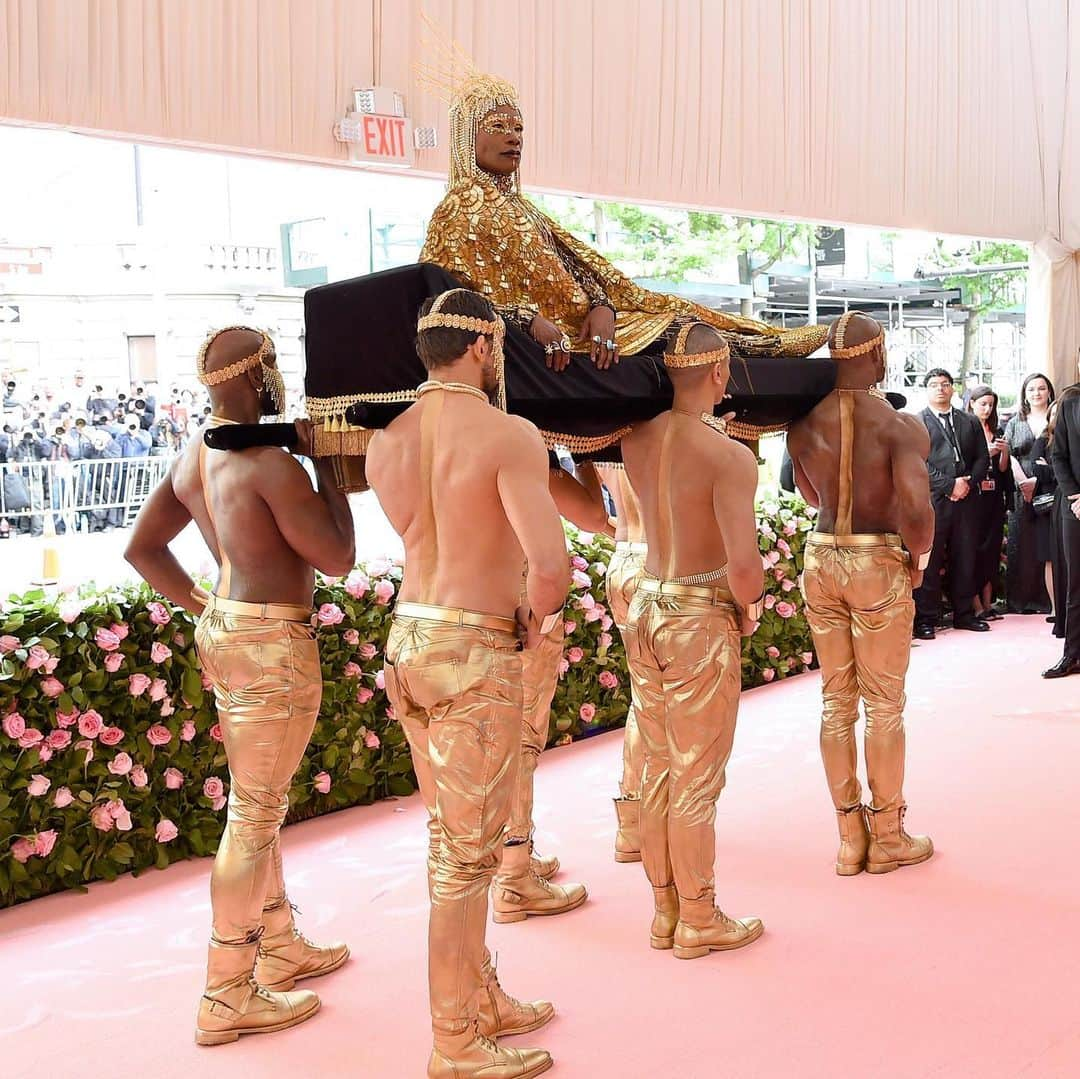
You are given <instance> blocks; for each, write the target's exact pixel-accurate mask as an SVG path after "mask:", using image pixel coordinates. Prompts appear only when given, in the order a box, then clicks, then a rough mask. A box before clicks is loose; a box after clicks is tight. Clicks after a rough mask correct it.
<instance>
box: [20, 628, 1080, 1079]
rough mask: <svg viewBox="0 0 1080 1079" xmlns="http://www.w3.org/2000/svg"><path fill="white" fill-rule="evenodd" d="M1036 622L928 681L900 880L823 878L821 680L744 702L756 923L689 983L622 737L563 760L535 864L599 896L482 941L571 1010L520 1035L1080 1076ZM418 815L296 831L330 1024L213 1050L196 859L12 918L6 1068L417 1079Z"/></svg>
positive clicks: (831, 1062) (1069, 862)
mask: <svg viewBox="0 0 1080 1079" xmlns="http://www.w3.org/2000/svg"><path fill="white" fill-rule="evenodd" d="M1059 654H1060V649H1059V645H1058V642H1055V641H1053V640H1052V639H1051V638H1050V637H1049V636H1048V635H1047V634H1046V625H1045V623H1044V622H1043V620H1042V618H1021V617H1013V618H1010V619H1008V620H1007V621H1006V622H1004V623H1000V622H999V623H997V624H996V626H995V628H994V631H993V632H992V633H991V634H988V635H983V636H977V635H975V634H970V633H956V632H950V633H945V634H943V635H942V636H941V637H939V639H938V640H937V641H936V642H933V643H928V644H924V645H920V646H918V647H917V648H916V649H915V652H914V655H913V659H912V673H911V677H910V679H909V691H910V695H909V709H908V732H909V733H908V739H909V754H908V782H907V797H908V801H909V803H910V805H911V812H910V815H909V825H910V827H911V830H913V831H919V830H927V831H929V832H930V833H931V834H932V835H933V837H934V841H935V844H936V846H937V849H938V853H937V855H936V856H935V857H934V859H933V860H932V861H931V862H929V863H928V864H926V865H924V866H920V867H917V868H912V869H906V870H901V871H899V872H897V873H893V874H890V875H888V876H884V877H870V876H867V875H866V874H863V875H861V876H859V877H855V878H851V879H840V878H838V877H836V876H835V875H834V874H833V871H832V858H833V855H834V851H835V834H834V825H833V815H832V812H831V808H830V806H829V804H828V802H827V799H826V795H825V788H824V781H823V779H822V774H821V765H820V761H819V758H818V751H817V714H818V690H819V681H818V678H817V676H816V675H806V676H803V677H800V678H795V679H791V680H790V681H788V682H785V683H783V684H781V685H777V686H770V687H767V688H764V689H760V690H756V691H754V692H752V693H749V694H747V695H746V696H745V697H744V698H743V706H742V712H741V715H740V721H739V732H738V736H737V738H736V743H735V752H734V755H733V758H732V761H731V766H730V768H729V772H728V788H727V790H726V791H725V792H724V794H723V795H722V797H721V800H720V812H719V819H718V838H719V842H718V860H717V881H718V895H719V900H720V902H721V904H722V905H723V906H724V908H725V909H726V910H728V911H729V912H730V913H732V914H736V915H739V914H757V915H760V916H761V917H762V918H764V920H765V925H766V935H765V937H764V939H763V940H762V941H761V942H760V943H758V944H755V945H753V946H752V947H750V948H748V949H746V950H745V951H740V952H734V953H730V954H726V955H725V954H716V955H713V956H710V957H709V958H707V959H699V960H695V961H693V962H679V961H677V960H675V959H673V958H672V956H671V953H663V952H654V951H651V950H650V949H649V946H648V930H649V919H650V914H651V908H650V904H651V893H650V891H649V887H648V884H647V882H646V880H645V878H644V874H643V873H642V870H641V867H640V866H639V865H616V864H615V862H614V861H613V860H612V858H611V848H612V835H613V812H612V807H611V801H610V798H611V794H612V791H613V790H614V787H615V777H616V769H617V766H618V761H619V753H620V738H621V735H619V734H611V735H604V736H601V737H598V738H595V739H593V740H592V741H590V742H587V743H585V744H583V745H578V746H573V747H569V748H566V749H561V750H558V751H555V752H552V753H550V754H549V755H548V756H547V757H545V758H544V760H543V761H542V763H541V766H540V772H539V775H538V799H537V801H538V815H539V826H540V834H539V844H540V846H541V848H542V849H543V850H544V851H545V852H547V851H551V852H557V853H558V854H559V856H560V857H561V858H562V859H563V863H564V865H565V866H566V870H567V872H566V876H567V877H570V878H572V879H581V880H584V881H585V882H586V883H587V884H588V885H589V888H590V892H591V897H590V901H589V902H588V903H587V904H586V905H585V906H584V907H582V908H581V909H580V910H578V911H576V912H574V913H572V914H569V915H566V916H564V917H561V918H543V919H532V920H529V921H528V922H525V923H520V924H516V925H509V926H493V927H492V931H491V933H490V938H489V939H490V944H491V947H492V950H493V951H497V952H498V953H499V963H500V973H501V975H502V980H503V983H504V985H505V986H506V987H507V988H508V989H509V990H510V991H511V992H513V993H516V994H517V995H519V996H525V995H533V996H547V997H549V998H550V999H552V1000H553V1001H554V1002H555V1003H556V1005H557V1007H558V1011H559V1014H558V1016H557V1017H556V1019H555V1020H554V1022H552V1023H551V1025H550V1026H549V1027H548V1028H547V1029H545V1030H543V1031H542V1032H540V1036H537V1035H536V1034H534V1035H531V1036H530V1037H529V1038H527V1039H519V1040H523V1041H525V1042H526V1043H529V1042H533V1043H537V1044H542V1045H544V1046H545V1047H547V1048H548V1049H550V1050H551V1052H552V1053H553V1055H554V1056H555V1060H556V1066H555V1069H554V1071H553V1072H552V1073H551V1074H552V1075H558V1076H566V1077H582V1079H584V1077H589V1079H608V1077H611V1079H614V1077H620V1079H638V1077H650V1079H675V1077H678V1079H697V1077H702V1079H704V1077H710V1079H712V1077H715V1076H731V1077H736V1079H750V1077H759V1076H760V1077H769V1079H773V1077H784V1079H788V1077H793V1079H813V1077H819V1076H820V1077H830V1079H831V1077H834V1076H840V1075H843V1076H856V1075H857V1076H867V1077H874V1079H885V1077H889V1079H892V1077H895V1079H914V1077H919V1076H934V1077H950V1079H951V1077H958V1076H970V1077H973V1079H974V1077H978V1079H995V1077H1006V1076H1008V1077H1012V1076H1026V1077H1032V1079H1046V1077H1053V1076H1076V1075H1078V1074H1080V1023H1078V1021H1077V1014H1078V1013H1077V1001H1078V999H1080V996H1078V990H1077V977H1078V975H1080V934H1078V931H1077V916H1078V914H1080V900H1078V898H1077V896H1078V892H1080V868H1078V867H1080V858H1078V856H1077V849H1078V845H1077V836H1078V835H1080V798H1078V797H1077V793H1076V792H1077V779H1076V776H1077V762H1078V761H1080V709H1078V707H1077V701H1078V692H1080V679H1065V680H1062V681H1059V682H1044V681H1042V680H1041V679H1040V678H1039V677H1038V671H1039V670H1040V669H1041V668H1042V667H1045V666H1048V665H1049V664H1050V663H1051V662H1053V661H1054V660H1055V659H1056V658H1057V656H1058V655H1059ZM422 814H423V810H422V807H421V805H420V803H419V801H418V799H416V798H411V799H408V800H404V801H400V802H396V803H394V802H386V803H382V804H381V805H377V806H373V807H368V808H360V809H354V810H350V811H348V812H344V813H338V814H336V815H334V816H331V817H327V818H324V819H321V820H316V821H312V822H310V823H307V824H303V825H299V826H297V827H293V828H290V829H288V831H287V832H286V837H285V857H286V875H287V877H288V878H289V881H290V891H291V893H292V896H293V898H294V900H295V901H296V902H297V903H298V904H299V905H300V907H301V908H302V910H303V918H302V925H303V927H304V928H305V930H306V931H307V932H308V933H309V935H311V936H313V937H316V938H330V937H332V936H341V937H344V938H346V939H347V940H348V941H349V942H350V944H351V945H352V948H353V956H354V958H353V960H352V962H351V963H350V964H349V965H348V966H346V967H345V968H344V969H343V970H341V971H340V972H338V973H337V974H334V975H331V976H330V977H328V978H325V979H323V980H321V981H320V982H318V983H314V982H313V983H308V984H310V985H311V986H312V987H313V988H315V987H317V988H318V989H319V991H320V993H321V994H322V996H323V1001H324V1005H323V1009H322V1012H321V1013H320V1014H319V1015H318V1016H316V1017H315V1018H314V1019H313V1020H312V1021H310V1022H309V1023H307V1024H306V1025H304V1026H302V1027H299V1028H297V1029H296V1030H293V1031H288V1032H285V1033H282V1034H276V1035H268V1036H264V1037H259V1038H246V1039H242V1040H241V1041H240V1042H239V1043H236V1044H233V1045H231V1046H225V1047H222V1048H217V1049H197V1048H196V1047H195V1045H194V1044H193V1040H192V1035H193V1020H194V1015H195V1008H196V1004H197V1001H198V996H199V991H200V988H201V978H202V974H203V962H204V942H205V938H206V934H207V927H208V921H209V905H208V895H207V878H208V873H209V869H210V863H209V862H208V861H205V860H204V861H199V862H190V863H187V864H184V865H179V866H175V867H173V868H171V869H169V870H168V871H167V872H164V873H158V872H155V871H151V872H149V873H147V874H146V875H144V876H143V877H141V878H140V879H138V880H134V879H130V878H128V879H124V880H121V881H118V882H117V883H115V884H105V885H95V886H94V887H93V888H92V889H91V892H90V894H89V895H88V896H85V895H76V894H68V895H61V896H54V897H51V898H48V899H44V900H37V901H35V902H33V903H29V904H25V905H23V906H21V907H18V908H15V909H13V910H9V911H6V912H0V971H2V976H3V990H4V992H3V1012H2V1018H0V1075H2V1076H4V1077H5V1079H22V1077H27V1079H29V1077H33V1079H46V1077H47V1079H67V1077H72V1079H74V1077H80V1079H82V1077H94V1076H108V1077H110V1079H124V1077H128V1076H131V1077H136V1076H138V1077H145V1076H152V1077H160V1079H169V1077H174V1076H175V1077H181V1076H182V1077H184V1079H190V1077H192V1076H199V1077H207V1079H213V1077H218V1076H221V1077H225V1076H228V1077H230V1079H234V1077H235V1076H237V1075H244V1076H251V1077H256V1076H258V1077H267V1079H273V1077H286V1076H287V1077H296V1076H302V1077H307V1076H331V1077H336V1076H342V1077H345V1076H357V1077H360V1076H373V1077H379V1079H382V1077H387V1079H397V1077H403V1079H413V1077H420V1076H423V1074H424V1066H425V1062H426V1058H427V1053H428V1048H429V1042H428V1025H427V1000H426V992H425V959H424V954H425V924H426V913H427V912H426V907H427V903H426V893H425V886H424V876H423V844H424V841H425V835H426V833H425V829H424V827H423V817H422Z"/></svg>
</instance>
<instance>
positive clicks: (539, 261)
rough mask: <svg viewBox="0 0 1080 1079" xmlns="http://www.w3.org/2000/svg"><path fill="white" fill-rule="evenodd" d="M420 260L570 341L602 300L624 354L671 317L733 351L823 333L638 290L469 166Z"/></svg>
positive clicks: (797, 346)
mask: <svg viewBox="0 0 1080 1079" xmlns="http://www.w3.org/2000/svg"><path fill="white" fill-rule="evenodd" d="M504 186H505V185H504ZM420 261H421V262H431V263H434V264H435V265H437V266H441V267H442V268H443V269H444V270H446V271H447V272H448V273H451V274H453V275H454V277H456V278H457V279H458V280H459V281H461V283H462V284H464V285H467V286H468V287H469V288H471V289H474V290H475V291H477V292H480V293H482V294H483V295H484V296H486V297H487V298H488V299H489V300H491V302H492V303H493V304H495V306H496V307H497V308H498V309H499V311H500V313H501V314H503V315H504V317H507V318H514V317H515V316H517V315H519V314H523V313H524V312H526V311H527V312H528V313H529V314H541V315H543V317H544V318H546V319H548V320H550V321H551V322H553V323H555V325H556V326H558V327H559V329H560V330H562V332H563V333H565V334H567V335H568V336H569V337H570V338H571V340H574V339H575V338H576V337H577V335H578V333H579V332H580V330H581V324H582V322H583V321H584V319H585V317H586V316H587V315H588V313H589V311H590V309H591V308H592V307H595V306H597V305H598V304H610V305H611V306H612V307H613V308H614V309H615V339H616V342H617V344H618V346H619V351H620V352H622V353H623V355H626V356H630V355H633V354H634V353H636V352H640V351H641V350H642V349H644V348H645V347H646V346H648V345H650V344H651V343H652V342H653V341H655V340H656V339H657V338H658V337H660V336H661V335H662V334H664V333H665V332H666V331H667V330H668V329H669V328H670V327H671V325H672V323H673V322H674V321H675V320H676V319H678V318H691V319H696V320H698V321H701V322H704V323H707V324H708V325H709V326H713V327H715V328H716V329H717V330H720V331H722V332H724V333H725V335H727V336H728V337H729V340H730V342H731V344H732V345H733V346H734V347H735V348H736V349H738V350H739V351H740V352H743V353H753V354H756V355H775V356H779V355H787V356H808V355H809V354H810V353H811V352H814V351H816V350H817V349H818V348H820V347H821V345H822V344H824V342H825V339H826V336H827V334H828V328H827V327H825V326H805V327H800V328H799V329H797V330H788V331H783V332H781V331H779V330H776V329H774V328H773V327H771V326H767V325H766V324H765V323H763V322H758V321H756V320H754V319H750V318H743V317H741V316H739V315H726V314H723V313H721V312H719V311H713V310H711V309H709V308H707V307H702V306H700V305H699V304H695V303H692V302H691V301H690V300H686V299H683V298H681V297H678V296H671V295H668V294H666V293H663V292H651V291H649V290H648V289H643V288H641V287H640V286H638V285H635V284H634V282H633V281H631V280H630V278H629V277H627V276H626V275H625V274H624V273H621V272H620V271H619V270H617V269H616V268H615V267H614V266H612V264H611V263H610V262H608V261H607V259H605V258H604V257H603V256H601V255H600V254H599V253H598V252H596V251H594V250H593V249H592V248H591V247H589V246H588V244H585V243H582V242H581V241H580V240H579V239H577V237H575V236H573V235H571V234H570V233H569V232H567V231H566V230H565V229H563V228H561V227H560V226H559V225H558V224H556V223H555V222H554V221H553V220H552V219H551V218H549V217H548V216H547V215H546V214H544V213H543V212H542V211H540V210H539V209H537V207H535V206H534V205H532V203H530V202H529V201H528V200H527V199H525V198H524V197H522V196H521V195H520V194H519V193H518V192H517V190H516V188H511V189H509V190H505V191H504V190H500V189H499V187H498V186H497V185H496V183H495V181H494V180H493V179H491V178H489V177H487V175H486V174H483V173H479V171H478V170H477V172H476V173H473V174H472V175H471V176H468V177H466V178H464V179H462V180H461V181H460V182H458V183H455V184H453V185H452V186H451V187H450V189H449V191H447V193H446V196H445V197H444V198H443V200H442V202H441V203H439V205H438V206H437V207H436V208H435V212H434V213H433V214H432V217H431V223H430V224H429V226H428V233H427V240H426V242H425V243H424V249H423V251H421V253H420Z"/></svg>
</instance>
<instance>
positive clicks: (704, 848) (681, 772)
mask: <svg viewBox="0 0 1080 1079" xmlns="http://www.w3.org/2000/svg"><path fill="white" fill-rule="evenodd" d="M629 625H630V627H631V630H632V632H631V637H630V645H629V648H628V655H629V658H630V675H631V677H632V679H633V682H634V689H635V692H636V701H637V708H638V728H639V729H640V731H641V737H642V741H643V742H644V744H645V778H644V781H643V784H642V795H641V797H642V802H641V859H642V862H643V863H644V867H645V873H646V875H647V876H648V878H649V881H650V883H651V884H652V885H653V887H654V888H663V887H670V885H671V884H672V883H674V884H675V886H676V888H677V889H678V893H679V898H680V900H684V901H691V902H692V901H694V900H705V901H709V902H711V900H712V897H713V894H714V890H715V889H714V879H713V861H714V860H715V854H716V834H715V831H714V825H715V821H716V800H717V798H719V796H720V791H721V790H723V788H724V769H725V767H726V766H727V761H728V757H729V756H730V755H731V746H732V742H733V740H734V737H735V720H736V716H737V714H738V710H739V691H740V688H741V656H742V649H741V640H740V636H739V622H738V618H737V616H736V612H735V608H734V606H733V604H732V602H731V599H730V596H729V595H728V594H727V593H726V591H725V590H723V589H711V588H706V587H700V586H688V585H674V584H668V583H667V582H660V581H656V580H653V579H651V578H645V579H644V580H643V581H642V582H641V583H640V584H639V585H638V589H637V592H636V594H635V596H634V599H633V602H632V603H631V605H630V621H629Z"/></svg>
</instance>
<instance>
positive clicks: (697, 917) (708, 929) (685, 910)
mask: <svg viewBox="0 0 1080 1079" xmlns="http://www.w3.org/2000/svg"><path fill="white" fill-rule="evenodd" d="M702 907H704V908H705V909H704V910H701V909H700V908H702ZM710 907H711V908H712V916H711V917H710V916H709V908H710ZM687 918H689V919H690V921H687V920H686V919H687ZM764 932H765V926H764V925H763V924H762V921H761V919H760V918H729V917H728V916H727V915H726V914H725V913H724V912H723V911H722V910H720V908H719V907H716V906H713V904H712V900H711V898H710V899H708V900H695V901H692V902H690V901H686V900H680V901H679V924H678V925H676V926H675V940H674V947H675V958H676V959H699V958H700V957H701V956H703V955H708V954H709V952H730V951H734V950H735V949H736V948H745V947H746V945H747V944H753V943H754V941H755V940H757V939H758V937H760V936H761V934H762V933H764Z"/></svg>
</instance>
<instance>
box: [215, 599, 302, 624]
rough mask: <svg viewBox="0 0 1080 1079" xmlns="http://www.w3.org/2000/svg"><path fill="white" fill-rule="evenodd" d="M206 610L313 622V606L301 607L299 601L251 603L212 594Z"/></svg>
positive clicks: (280, 620)
mask: <svg viewBox="0 0 1080 1079" xmlns="http://www.w3.org/2000/svg"><path fill="white" fill-rule="evenodd" d="M206 610H207V611H220V612H221V614H235V615H239V616H240V617H242V618H261V619H263V620H264V621H268V622H303V623H304V624H305V625H310V624H311V608H310V607H301V606H300V605H299V604H297V603H249V602H248V601H247V600H242V599H225V597H224V596H216V595H213V594H211V595H209V596H207V598H206Z"/></svg>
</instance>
